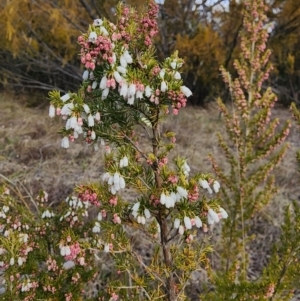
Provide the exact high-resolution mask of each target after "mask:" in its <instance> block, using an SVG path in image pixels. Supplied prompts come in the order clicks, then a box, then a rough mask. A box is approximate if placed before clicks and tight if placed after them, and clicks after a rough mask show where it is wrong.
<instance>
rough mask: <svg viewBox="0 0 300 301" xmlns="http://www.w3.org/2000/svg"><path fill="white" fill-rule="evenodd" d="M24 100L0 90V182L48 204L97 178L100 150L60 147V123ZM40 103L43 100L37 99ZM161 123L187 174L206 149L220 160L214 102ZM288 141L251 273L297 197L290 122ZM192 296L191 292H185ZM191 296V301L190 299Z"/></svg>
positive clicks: (280, 111) (297, 145)
mask: <svg viewBox="0 0 300 301" xmlns="http://www.w3.org/2000/svg"><path fill="white" fill-rule="evenodd" d="M29 100H30V99H29ZM26 103H28V97H24V96H23V97H20V96H16V95H13V94H7V93H2V94H0V181H4V182H5V181H8V182H10V183H11V184H12V185H14V186H15V189H16V191H17V192H18V193H20V195H22V197H23V198H24V200H25V201H27V202H30V199H31V198H32V197H34V196H36V194H37V192H38V191H39V190H41V189H44V190H46V191H47V192H48V193H49V199H50V201H51V202H52V203H53V204H55V203H59V202H61V201H62V200H64V199H65V197H66V196H67V195H69V194H70V193H71V192H72V190H73V188H74V187H75V186H76V185H77V184H80V183H84V182H90V181H99V179H100V176H101V174H102V171H103V153H104V151H103V150H101V149H100V150H98V151H95V150H94V149H93V147H90V146H87V145H85V144H84V143H83V142H82V143H81V142H80V141H78V142H76V143H74V144H72V145H71V147H70V148H69V149H67V150H65V149H62V148H61V147H60V142H61V137H60V135H59V134H58V133H57V131H58V130H59V129H60V128H61V127H62V126H63V125H64V122H63V121H62V120H61V119H60V118H58V117H57V118H53V119H51V118H49V117H48V107H47V106H45V105H41V106H38V107H35V108H29V107H27V106H26ZM41 103H45V101H44V100H43V99H41ZM273 116H274V117H278V118H279V119H280V120H286V119H292V116H291V111H290V110H289V109H287V108H283V107H281V106H277V107H276V108H275V109H274V112H273ZM163 127H164V128H166V129H169V130H172V131H173V132H176V133H177V147H176V149H175V151H174V152H173V153H174V155H175V156H177V155H181V156H184V157H186V158H187V159H188V163H189V165H190V166H191V170H192V173H193V172H196V171H199V170H200V171H203V172H212V168H211V165H210V162H209V160H208V154H209V153H211V154H212V155H213V156H215V157H216V158H217V161H219V162H222V157H221V153H220V149H219V148H218V145H217V138H216V133H217V132H221V133H224V128H223V121H222V116H220V114H219V112H218V109H217V107H216V104H210V105H208V106H207V107H206V108H199V107H188V108H186V109H184V110H182V111H180V113H179V115H178V116H170V118H169V120H168V121H167V123H166V124H164V125H163ZM141 139H142V140H143V139H144V137H143V136H142V137H141ZM288 142H289V143H290V148H289V149H288V152H287V154H286V156H285V159H284V160H283V162H282V164H281V165H280V166H279V167H278V168H277V169H276V171H275V175H276V181H277V184H278V186H279V193H278V195H277V196H276V197H275V198H274V200H273V201H272V203H271V204H270V205H269V206H268V208H267V209H266V210H265V211H264V212H262V213H261V215H260V216H258V217H257V220H256V223H257V227H256V229H257V233H256V234H257V243H256V244H255V245H254V246H252V247H253V250H251V256H252V257H254V260H253V265H252V271H251V273H253V275H254V277H255V275H256V274H257V273H258V272H259V271H260V270H261V268H262V266H263V265H264V264H265V262H266V260H267V254H268V252H269V249H270V246H271V244H272V243H273V242H274V240H276V238H277V237H278V233H279V232H278V231H279V225H280V222H281V214H280V213H282V212H283V208H284V207H285V206H286V205H287V204H288V203H289V202H290V201H291V200H293V199H295V200H299V197H300V187H299V174H298V171H297V163H296V159H295V153H296V151H297V150H298V149H300V140H299V129H297V128H296V127H295V126H293V128H292V130H291V134H290V136H289V138H288ZM145 256H149V254H148V255H145ZM196 295H197V291H196V290H194V291H193V292H192V294H191V296H196ZM194 298H195V299H194ZM193 300H197V299H196V297H193Z"/></svg>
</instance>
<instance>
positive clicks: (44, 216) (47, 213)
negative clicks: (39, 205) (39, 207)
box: [42, 209, 55, 218]
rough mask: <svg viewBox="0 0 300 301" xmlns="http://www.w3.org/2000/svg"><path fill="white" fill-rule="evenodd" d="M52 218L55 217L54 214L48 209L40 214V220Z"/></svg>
mask: <svg viewBox="0 0 300 301" xmlns="http://www.w3.org/2000/svg"><path fill="white" fill-rule="evenodd" d="M53 216H55V214H54V213H53V212H51V211H49V210H48V209H47V210H45V211H44V212H43V214H42V218H51V217H53Z"/></svg>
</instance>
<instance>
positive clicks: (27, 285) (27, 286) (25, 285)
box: [21, 279, 37, 292]
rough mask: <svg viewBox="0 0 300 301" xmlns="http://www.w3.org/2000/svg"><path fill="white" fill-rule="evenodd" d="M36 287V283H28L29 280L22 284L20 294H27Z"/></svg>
mask: <svg viewBox="0 0 300 301" xmlns="http://www.w3.org/2000/svg"><path fill="white" fill-rule="evenodd" d="M36 286H37V284H36V283H33V282H30V280H29V279H28V280H26V281H25V282H23V283H22V286H21V292H29V291H30V290H31V289H32V288H35V287H36Z"/></svg>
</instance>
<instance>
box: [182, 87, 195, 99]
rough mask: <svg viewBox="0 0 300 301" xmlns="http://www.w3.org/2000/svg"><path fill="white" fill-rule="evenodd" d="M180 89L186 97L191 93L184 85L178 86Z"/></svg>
mask: <svg viewBox="0 0 300 301" xmlns="http://www.w3.org/2000/svg"><path fill="white" fill-rule="evenodd" d="M180 91H181V92H182V93H183V94H184V95H185V96H186V97H190V96H191V95H192V94H193V93H192V91H191V90H190V89H189V88H188V87H186V86H181V87H180Z"/></svg>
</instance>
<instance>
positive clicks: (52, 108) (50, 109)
mask: <svg viewBox="0 0 300 301" xmlns="http://www.w3.org/2000/svg"><path fill="white" fill-rule="evenodd" d="M54 116H55V107H54V105H50V107H49V117H50V118H53V117H54Z"/></svg>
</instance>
